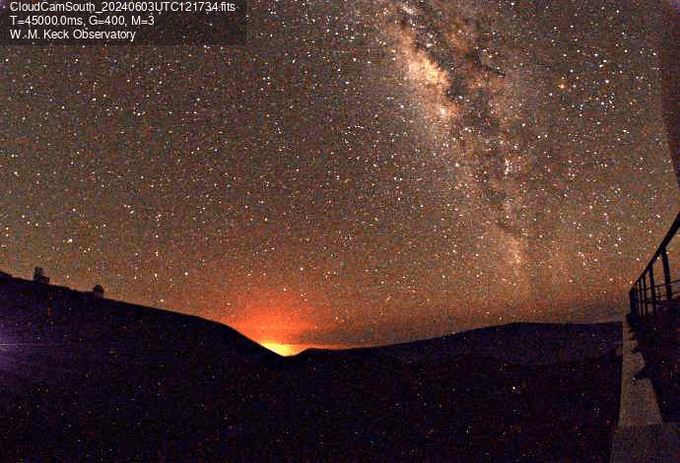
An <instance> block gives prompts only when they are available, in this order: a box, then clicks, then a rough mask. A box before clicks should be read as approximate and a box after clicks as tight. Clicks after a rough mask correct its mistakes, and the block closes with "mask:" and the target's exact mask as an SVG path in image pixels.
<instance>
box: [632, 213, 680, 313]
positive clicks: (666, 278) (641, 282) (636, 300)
mask: <svg viewBox="0 0 680 463" xmlns="http://www.w3.org/2000/svg"><path fill="white" fill-rule="evenodd" d="M678 230H680V212H678V214H677V215H676V216H675V220H674V221H673V224H672V225H671V228H670V229H669V230H668V233H666V236H665V237H664V238H663V240H662V241H661V244H660V245H659V247H658V249H657V250H656V252H655V253H654V255H653V256H652V258H651V259H650V260H649V263H648V264H647V266H646V267H645V269H644V270H643V271H642V273H641V274H640V276H639V277H638V279H637V280H636V281H635V283H634V284H633V286H632V287H631V288H630V291H629V293H628V294H629V297H630V316H631V317H632V319H633V320H639V319H640V318H642V317H643V316H645V317H646V316H647V315H649V313H650V311H649V307H650V305H651V308H652V313H657V311H658V310H659V305H658V303H659V302H661V300H663V299H665V300H666V301H670V300H672V299H673V295H674V294H676V293H677V292H676V291H673V284H674V283H677V282H678V281H680V280H677V279H676V280H672V279H671V270H670V264H669V261H668V251H667V247H668V245H669V244H670V242H671V241H672V240H673V238H674V237H675V235H676V234H677V233H678ZM659 258H661V262H662V265H663V283H660V284H655V281H654V264H655V263H656V262H657V261H658V260H659ZM657 288H658V289H659V291H657ZM660 288H664V289H665V293H666V294H665V296H666V297H665V298H662V297H661V290H660ZM657 292H658V294H657ZM648 294H649V296H651V297H649V298H648V297H647V296H648ZM640 296H642V297H640ZM642 309H644V314H643V313H642Z"/></svg>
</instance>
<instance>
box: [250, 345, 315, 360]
mask: <svg viewBox="0 0 680 463" xmlns="http://www.w3.org/2000/svg"><path fill="white" fill-rule="evenodd" d="M260 345H262V346H263V347H265V348H267V349H269V350H270V351H272V352H275V353H277V354H279V355H282V356H284V357H289V356H291V355H295V354H299V353H300V352H302V351H303V350H305V349H309V348H310V347H313V346H311V345H309V344H278V343H275V342H263V343H260Z"/></svg>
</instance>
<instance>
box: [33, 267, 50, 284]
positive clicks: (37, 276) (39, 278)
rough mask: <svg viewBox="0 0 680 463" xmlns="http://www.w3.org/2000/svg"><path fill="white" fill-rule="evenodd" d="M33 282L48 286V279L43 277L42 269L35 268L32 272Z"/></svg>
mask: <svg viewBox="0 0 680 463" xmlns="http://www.w3.org/2000/svg"><path fill="white" fill-rule="evenodd" d="M33 281H35V282H36V283H43V284H46V285H49V284H50V277H47V276H45V271H44V270H43V268H42V267H36V268H35V271H34V272H33Z"/></svg>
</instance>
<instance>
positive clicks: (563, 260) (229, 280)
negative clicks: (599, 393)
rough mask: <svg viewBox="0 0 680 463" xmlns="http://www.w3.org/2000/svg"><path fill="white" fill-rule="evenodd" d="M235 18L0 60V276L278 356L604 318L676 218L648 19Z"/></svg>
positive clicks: (319, 6) (489, 13) (593, 15)
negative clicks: (193, 323)
mask: <svg viewBox="0 0 680 463" xmlns="http://www.w3.org/2000/svg"><path fill="white" fill-rule="evenodd" d="M250 9H251V13H250V18H249V21H250V22H249V39H248V45H247V46H245V47H223V48H222V47H155V48H154V47H142V46H140V47H134V46H130V47H114V46H109V47H2V48H0V69H1V70H2V71H1V73H2V75H3V78H2V81H1V82H0V120H1V121H2V124H0V184H2V185H3V190H4V192H3V193H4V194H3V195H2V196H1V197H0V204H1V207H0V269H3V270H5V271H9V272H11V273H13V274H16V275H18V276H24V277H28V276H29V275H30V273H31V271H32V268H33V267H34V266H37V265H40V266H42V267H44V268H45V269H46V272H47V274H48V275H49V276H50V277H52V281H53V282H55V283H57V284H63V285H66V286H70V287H74V288H77V289H83V290H85V289H89V288H91V287H92V286H93V285H94V284H95V283H100V284H102V285H103V286H104V288H106V291H107V296H108V297H113V298H117V299H124V300H127V301H131V302H137V303H143V304H146V305H152V306H160V307H164V308H168V309H171V310H177V311H180V312H185V313H192V314H196V315H199V316H203V317H206V318H210V319H214V320H218V321H221V322H223V323H226V324H228V325H231V326H234V327H235V328H237V329H239V330H241V331H242V332H244V333H245V334H247V335H249V336H251V337H253V338H254V339H256V340H258V341H261V342H269V343H283V344H298V345H317V346H353V345H368V344H380V343H387V342H397V341H405V340H409V339H415V338H422V337H426V336H435V335H439V334H443V333H448V332H452V331H459V330H462V329H467V328H471V327H475V326H484V325H488V324H498V323H504V322H510V321H516V320H551V321H565V322H568V321H583V320H599V319H611V318H612V317H614V316H616V314H618V313H621V311H622V310H623V304H624V303H625V300H626V297H627V291H628V289H629V287H630V285H631V284H632V281H633V280H634V279H636V278H637V276H638V274H639V272H640V271H641V270H642V267H643V265H644V264H645V263H646V259H647V257H648V256H649V255H651V253H652V252H653V250H654V249H655V248H656V246H657V245H658V242H659V241H660V240H661V238H662V237H663V235H664V234H665V232H666V229H667V227H668V225H669V222H670V220H671V219H672V218H673V217H674V215H675V213H676V211H677V204H678V189H677V182H676V179H675V176H674V170H673V166H672V163H671V159H670V155H669V148H668V141H667V139H666V132H665V127H664V125H663V119H662V114H661V101H660V93H659V64H658V53H659V51H658V46H659V44H658V37H657V36H656V34H655V21H658V20H659V17H658V14H657V13H655V12H654V11H649V9H648V6H647V5H646V3H645V2H642V1H633V0H631V1H625V2H616V3H612V2H580V1H568V2H559V4H555V2H546V1H539V0H535V1H528V2H519V1H516V2H507V1H503V2H501V1H499V2H481V1H472V2H452V1H436V0H431V1H423V2H416V1H404V2H401V1H392V0H382V1H377V2H367V1H364V0H356V1H355V0H352V1H346V2H306V1H300V2H277V1H271V2H265V1H253V2H251V5H250ZM643 261H644V262H643Z"/></svg>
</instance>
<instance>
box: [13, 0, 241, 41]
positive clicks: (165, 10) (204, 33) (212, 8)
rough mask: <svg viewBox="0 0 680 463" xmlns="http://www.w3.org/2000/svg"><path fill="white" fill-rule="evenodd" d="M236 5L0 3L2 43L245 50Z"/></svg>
mask: <svg viewBox="0 0 680 463" xmlns="http://www.w3.org/2000/svg"><path fill="white" fill-rule="evenodd" d="M246 38H247V3H246V1H245V0H237V1H217V2H208V1H96V0H95V1H77V0H44V1H38V2H36V1H32V0H0V44H2V45H49V44H55V45H57V44H60V45H62V44H83V45H103V44H140V45H243V44H245V41H246Z"/></svg>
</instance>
